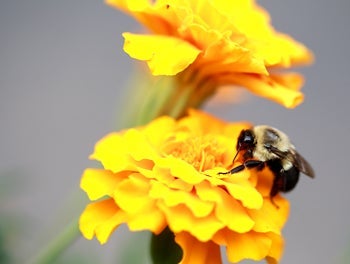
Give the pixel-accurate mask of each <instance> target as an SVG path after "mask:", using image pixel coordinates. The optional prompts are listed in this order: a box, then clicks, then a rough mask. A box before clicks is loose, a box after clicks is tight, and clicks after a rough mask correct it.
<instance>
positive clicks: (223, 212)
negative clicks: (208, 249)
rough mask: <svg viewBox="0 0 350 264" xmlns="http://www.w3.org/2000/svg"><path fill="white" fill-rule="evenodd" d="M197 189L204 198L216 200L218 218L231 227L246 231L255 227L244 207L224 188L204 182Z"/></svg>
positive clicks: (241, 231) (237, 230)
mask: <svg viewBox="0 0 350 264" xmlns="http://www.w3.org/2000/svg"><path fill="white" fill-rule="evenodd" d="M196 191H197V193H198V196H199V197H200V198H201V199H202V200H204V201H212V202H215V204H216V207H215V215H216V217H217V219H218V220H220V221H221V222H222V223H223V224H224V225H225V226H227V227H228V228H229V229H231V230H233V231H236V232H239V233H244V232H247V231H249V230H251V229H252V228H253V226H254V221H253V220H252V219H251V218H250V216H249V215H248V214H247V211H246V210H245V209H244V207H243V206H242V205H241V204H240V203H239V202H238V201H237V200H235V199H234V198H233V197H232V196H230V195H228V194H227V193H226V192H225V191H223V190H222V189H220V188H215V187H213V186H210V185H209V184H205V183H203V184H201V185H198V186H197V187H196Z"/></svg>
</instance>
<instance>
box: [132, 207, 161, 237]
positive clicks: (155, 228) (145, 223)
mask: <svg viewBox="0 0 350 264" xmlns="http://www.w3.org/2000/svg"><path fill="white" fill-rule="evenodd" d="M156 209H157V208H156V207H149V208H143V211H140V212H138V213H137V214H135V215H128V218H127V225H128V227H129V229H130V230H131V231H142V230H150V231H151V232H153V233H154V234H156V235H158V234H160V233H161V232H162V231H163V230H164V228H165V227H166V226H167V222H166V219H165V217H164V214H163V213H162V212H161V211H159V210H156ZM140 216H142V217H140Z"/></svg>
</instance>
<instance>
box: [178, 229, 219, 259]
mask: <svg viewBox="0 0 350 264" xmlns="http://www.w3.org/2000/svg"><path fill="white" fill-rule="evenodd" d="M175 241H176V243H177V244H179V245H180V247H181V249H182V252H183V257H182V260H181V262H180V263H181V264H192V263H195V264H214V263H215V264H220V263H222V262H221V254H220V246H219V245H217V244H215V243H213V242H212V241H208V242H200V241H198V240H197V239H196V238H194V237H193V236H191V235H190V234H189V233H187V232H181V233H177V234H175Z"/></svg>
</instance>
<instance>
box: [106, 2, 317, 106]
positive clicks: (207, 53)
mask: <svg viewBox="0 0 350 264" xmlns="http://www.w3.org/2000/svg"><path fill="white" fill-rule="evenodd" d="M106 2H107V3H108V4H109V5H111V6H113V7H116V8H119V9H121V10H122V11H124V12H126V13H127V14H129V15H131V16H133V17H134V18H135V19H136V20H138V21H139V22H140V23H142V24H144V25H145V26H146V27H147V28H148V29H149V30H150V31H151V33H152V34H142V35H141V34H132V33H124V34H123V36H124V38H125V44H124V50H125V51H126V52H127V53H128V54H129V55H130V56H131V57H132V58H135V59H138V60H142V61H146V62H147V64H148V66H149V68H150V70H151V72H152V74H153V75H177V77H178V78H179V79H181V80H180V82H181V85H185V86H186V84H188V82H192V84H193V85H195V86H196V88H197V90H199V91H197V94H196V95H195V96H194V97H195V98H198V95H200V96H199V98H200V100H203V97H208V96H209V95H211V94H212V93H213V92H214V91H215V89H216V88H217V87H219V86H222V85H234V86H241V87H246V88H247V89H249V90H250V91H251V92H253V93H254V94H256V95H259V96H262V97H265V98H268V99H272V100H274V101H276V102H278V103H281V104H283V105H284V106H286V107H288V108H292V107H295V106H297V105H298V104H300V103H301V102H302V101H303V94H302V93H301V92H300V91H299V90H300V88H301V86H302V84H303V78H302V76H301V75H299V74H297V73H292V72H282V71H280V70H283V69H288V68H290V67H293V66H297V65H303V64H307V63H310V62H311V61H312V60H313V55H312V53H311V52H310V51H309V50H308V49H307V48H306V47H305V46H304V45H302V44H301V43H299V42H297V41H295V40H294V39H293V38H291V37H290V36H288V35H286V34H283V33H279V32H277V31H276V30H274V28H273V27H272V26H271V25H270V17H269V14H268V13H267V12H266V11H265V10H264V9H263V8H261V7H260V6H258V5H257V4H256V3H255V1H254V0H235V1H226V0H216V1H210V0H196V1H194V0H156V1H149V0H106ZM195 98H194V99H193V100H195ZM193 105H195V103H193Z"/></svg>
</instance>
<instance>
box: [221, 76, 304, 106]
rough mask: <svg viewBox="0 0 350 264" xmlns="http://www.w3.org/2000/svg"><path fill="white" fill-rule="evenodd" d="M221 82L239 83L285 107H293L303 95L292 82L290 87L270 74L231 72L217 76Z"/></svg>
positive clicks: (299, 101) (301, 100)
mask: <svg viewBox="0 0 350 264" xmlns="http://www.w3.org/2000/svg"><path fill="white" fill-rule="evenodd" d="M218 78H220V79H221V80H219V81H220V82H222V83H223V84H230V83H231V84H232V83H235V84H237V85H241V86H243V87H246V88H248V90H250V91H251V92H252V93H254V94H256V95H258V96H262V97H265V98H268V99H271V100H273V101H275V102H277V103H280V104H282V105H284V106H285V107H287V108H294V107H296V106H297V105H299V104H301V103H302V102H303V100H304V95H303V94H302V93H301V92H299V91H297V90H296V89H294V88H295V86H294V84H292V85H291V86H292V88H293V89H291V88H290V87H288V86H287V85H285V83H279V82H277V80H276V79H274V78H271V77H270V76H264V75H258V74H232V75H227V76H224V77H220V76H219V77H218Z"/></svg>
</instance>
